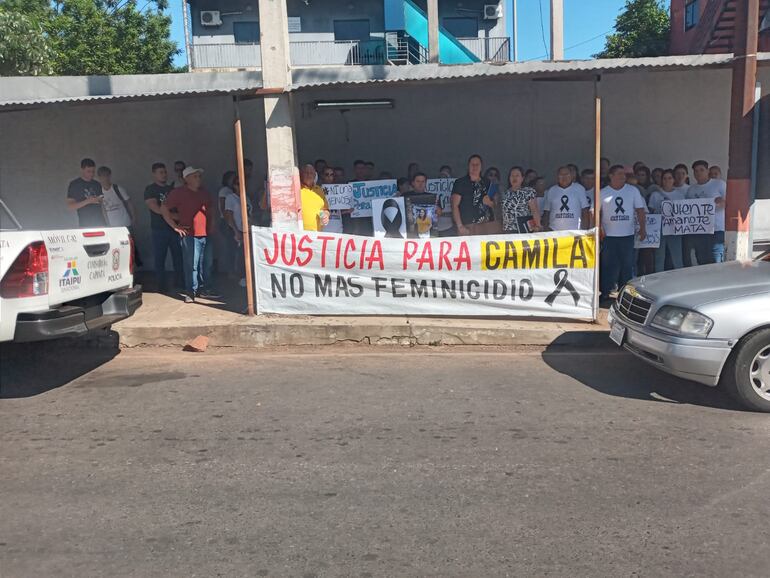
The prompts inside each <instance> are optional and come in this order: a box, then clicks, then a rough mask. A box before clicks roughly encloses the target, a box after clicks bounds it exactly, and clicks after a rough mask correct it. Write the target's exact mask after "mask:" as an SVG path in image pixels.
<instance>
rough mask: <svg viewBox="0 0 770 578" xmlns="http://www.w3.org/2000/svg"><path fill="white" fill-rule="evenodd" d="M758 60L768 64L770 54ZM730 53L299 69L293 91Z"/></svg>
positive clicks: (687, 61)
mask: <svg viewBox="0 0 770 578" xmlns="http://www.w3.org/2000/svg"><path fill="white" fill-rule="evenodd" d="M759 59H760V60H763V61H770V53H761V54H760V55H759ZM731 61H732V54H703V55H686V56H663V57H656V58H613V59H597V60H567V61H558V62H550V61H532V62H507V63H503V64H492V63H476V64H458V65H451V66H447V65H438V64H415V65H404V66H348V67H341V68H315V69H309V68H308V69H302V70H297V71H295V72H294V73H293V80H294V86H293V88H295V89H302V88H310V87H316V86H334V85H343V84H362V83H369V82H409V81H431V80H449V79H463V78H469V79H472V78H491V77H499V76H554V75H557V76H565V77H569V76H574V75H579V74H600V73H601V74H609V73H617V72H624V71H627V70H640V69H651V70H677V69H684V68H702V67H717V68H718V67H724V66H728V65H729V64H730V62H731Z"/></svg>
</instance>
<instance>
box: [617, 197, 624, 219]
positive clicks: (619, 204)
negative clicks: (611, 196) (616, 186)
mask: <svg viewBox="0 0 770 578" xmlns="http://www.w3.org/2000/svg"><path fill="white" fill-rule="evenodd" d="M618 213H623V214H624V215H625V214H626V210H625V209H624V208H623V197H615V214H616V215H617V214H618Z"/></svg>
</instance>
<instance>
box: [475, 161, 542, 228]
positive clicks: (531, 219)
mask: <svg viewBox="0 0 770 578" xmlns="http://www.w3.org/2000/svg"><path fill="white" fill-rule="evenodd" d="M484 202H485V203H487V205H488V206H493V207H495V209H496V212H497V214H498V215H500V218H501V220H502V223H503V233H515V234H524V233H535V232H537V231H539V230H540V207H539V206H538V204H537V193H536V192H535V189H533V188H531V187H525V186H524V169H523V168H521V167H512V168H511V169H510V170H509V171H508V188H507V189H506V190H505V191H503V192H501V193H499V194H497V195H496V196H495V201H492V200H491V199H490V198H489V197H485V198H484Z"/></svg>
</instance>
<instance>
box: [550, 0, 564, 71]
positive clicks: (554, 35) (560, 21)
mask: <svg viewBox="0 0 770 578" xmlns="http://www.w3.org/2000/svg"><path fill="white" fill-rule="evenodd" d="M551 60H564V0H551Z"/></svg>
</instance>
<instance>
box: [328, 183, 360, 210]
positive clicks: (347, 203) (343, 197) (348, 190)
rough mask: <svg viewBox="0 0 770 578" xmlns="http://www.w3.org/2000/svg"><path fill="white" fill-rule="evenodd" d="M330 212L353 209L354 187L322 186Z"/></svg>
mask: <svg viewBox="0 0 770 578" xmlns="http://www.w3.org/2000/svg"><path fill="white" fill-rule="evenodd" d="M321 186H322V187H323V190H324V194H325V195H326V200H327V201H328V203H329V210H330V211H339V210H341V209H352V208H353V187H352V186H351V185H350V184H348V183H344V184H334V185H321Z"/></svg>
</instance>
